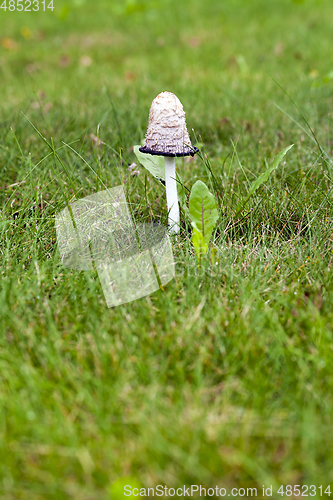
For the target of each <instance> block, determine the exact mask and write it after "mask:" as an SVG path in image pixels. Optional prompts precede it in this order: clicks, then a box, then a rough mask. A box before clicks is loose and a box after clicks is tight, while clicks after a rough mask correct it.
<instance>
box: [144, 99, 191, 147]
mask: <svg viewBox="0 0 333 500" xmlns="http://www.w3.org/2000/svg"><path fill="white" fill-rule="evenodd" d="M139 150H140V151H141V153H148V154H151V155H159V156H188V155H191V156H194V154H195V153H196V152H197V151H198V149H197V148H194V147H193V146H192V144H191V139H190V136H189V135H188V132H187V128H186V121H185V111H184V109H183V106H182V103H181V102H180V100H179V99H178V97H177V96H175V94H173V93H172V92H161V93H160V94H158V96H157V97H155V99H154V100H153V102H152V104H151V107H150V111H149V121H148V129H147V133H146V142H145V145H144V146H142V147H141V148H139Z"/></svg>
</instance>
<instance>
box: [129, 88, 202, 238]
mask: <svg viewBox="0 0 333 500" xmlns="http://www.w3.org/2000/svg"><path fill="white" fill-rule="evenodd" d="M139 151H141V153H147V154H151V155H158V156H164V164H165V189H166V196H167V207H168V224H169V228H170V232H171V233H178V232H179V207H178V196H177V181H176V165H175V157H176V156H189V155H191V156H194V154H195V153H196V152H197V151H198V148H195V147H193V146H192V144H191V140H190V137H189V135H188V132H187V128H186V121H185V112H184V109H183V106H182V103H181V102H180V100H179V99H178V97H176V96H175V94H173V93H172V92H161V93H160V94H158V96H157V97H155V99H154V100H153V102H152V104H151V107H150V111H149V121H148V129H147V133H146V142H145V145H144V146H142V147H141V148H139Z"/></svg>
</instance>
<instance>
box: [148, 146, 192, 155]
mask: <svg viewBox="0 0 333 500" xmlns="http://www.w3.org/2000/svg"><path fill="white" fill-rule="evenodd" d="M193 150H194V151H189V152H188V153H164V152H162V151H153V150H152V149H149V148H145V147H144V146H141V148H139V151H140V152H141V153H146V154H149V155H156V156H173V157H174V156H177V157H180V156H194V155H195V153H198V152H199V149H198V148H195V147H193Z"/></svg>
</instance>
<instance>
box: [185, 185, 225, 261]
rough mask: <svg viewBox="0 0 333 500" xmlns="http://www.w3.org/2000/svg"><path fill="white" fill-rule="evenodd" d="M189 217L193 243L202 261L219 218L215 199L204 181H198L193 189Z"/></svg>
mask: <svg viewBox="0 0 333 500" xmlns="http://www.w3.org/2000/svg"><path fill="white" fill-rule="evenodd" d="M189 215H190V218H191V222H192V226H193V234H192V243H193V246H194V248H195V251H196V254H197V257H198V259H199V260H200V259H201V257H202V256H203V255H205V253H206V252H207V250H208V244H209V240H210V238H211V236H212V233H213V230H214V227H215V225H216V222H217V219H218V218H219V213H218V210H217V205H216V200H215V197H214V195H213V194H212V193H211V192H210V191H209V189H208V187H207V186H206V184H205V183H204V182H202V181H197V182H196V183H195V184H194V186H193V187H192V189H191V195H190V200H189Z"/></svg>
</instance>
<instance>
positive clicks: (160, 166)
mask: <svg viewBox="0 0 333 500" xmlns="http://www.w3.org/2000/svg"><path fill="white" fill-rule="evenodd" d="M139 147H140V146H133V150H134V153H135V156H136V157H137V159H138V161H139V162H140V163H141V165H142V166H143V167H145V168H146V169H147V170H148V171H149V172H150V173H151V174H152V175H153V176H154V177H156V179H162V180H163V181H164V180H165V169H164V158H163V156H155V155H154V156H153V155H149V154H146V153H141V151H139Z"/></svg>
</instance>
